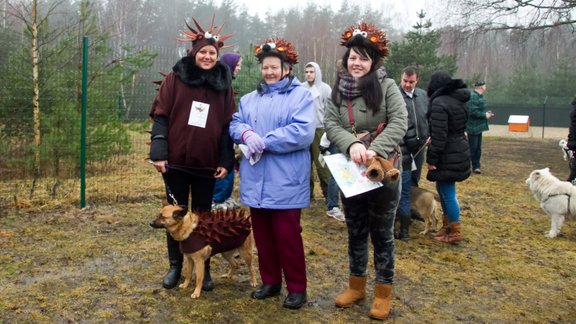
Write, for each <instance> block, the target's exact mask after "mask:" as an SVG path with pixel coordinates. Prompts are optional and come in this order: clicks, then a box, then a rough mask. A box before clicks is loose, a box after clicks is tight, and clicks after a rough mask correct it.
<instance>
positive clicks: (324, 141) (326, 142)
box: [320, 132, 330, 148]
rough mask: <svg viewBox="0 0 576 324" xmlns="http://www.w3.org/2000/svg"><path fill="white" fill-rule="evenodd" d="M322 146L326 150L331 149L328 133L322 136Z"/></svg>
mask: <svg viewBox="0 0 576 324" xmlns="http://www.w3.org/2000/svg"><path fill="white" fill-rule="evenodd" d="M320 146H321V147H325V148H329V147H330V141H329V140H328V136H327V135H326V132H324V134H322V137H321V138H320Z"/></svg>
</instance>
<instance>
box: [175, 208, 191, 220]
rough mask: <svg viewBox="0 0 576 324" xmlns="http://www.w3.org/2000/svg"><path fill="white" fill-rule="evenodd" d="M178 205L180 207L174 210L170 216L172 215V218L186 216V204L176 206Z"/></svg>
mask: <svg viewBox="0 0 576 324" xmlns="http://www.w3.org/2000/svg"><path fill="white" fill-rule="evenodd" d="M178 207H180V209H178V210H175V211H174V213H173V214H172V216H174V218H182V217H184V216H186V214H187V213H188V208H187V207H186V206H178Z"/></svg>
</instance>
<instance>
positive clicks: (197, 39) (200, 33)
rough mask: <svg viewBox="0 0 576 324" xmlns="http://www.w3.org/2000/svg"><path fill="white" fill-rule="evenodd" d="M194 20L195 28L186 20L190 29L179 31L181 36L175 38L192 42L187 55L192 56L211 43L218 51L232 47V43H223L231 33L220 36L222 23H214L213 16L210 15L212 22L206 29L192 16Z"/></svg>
mask: <svg viewBox="0 0 576 324" xmlns="http://www.w3.org/2000/svg"><path fill="white" fill-rule="evenodd" d="M192 20H193V21H194V25H196V29H197V30H196V29H194V28H192V27H191V26H190V25H189V24H188V22H186V27H188V29H189V30H190V31H183V32H181V35H182V37H177V38H176V39H177V40H179V41H181V42H188V43H189V42H191V43H192V50H191V51H190V53H189V54H188V55H190V56H194V55H196V52H198V50H199V49H200V48H202V47H204V46H206V45H212V46H214V47H215V48H216V50H217V51H220V50H221V49H224V48H229V47H232V45H227V46H225V45H224V41H226V40H228V39H230V38H231V37H232V34H230V35H224V36H222V35H221V34H220V33H221V32H222V27H224V24H222V25H220V27H219V28H218V26H216V25H214V16H212V23H210V28H208V30H206V31H205V30H204V29H203V28H202V26H200V24H199V23H198V21H197V20H196V18H194V17H192Z"/></svg>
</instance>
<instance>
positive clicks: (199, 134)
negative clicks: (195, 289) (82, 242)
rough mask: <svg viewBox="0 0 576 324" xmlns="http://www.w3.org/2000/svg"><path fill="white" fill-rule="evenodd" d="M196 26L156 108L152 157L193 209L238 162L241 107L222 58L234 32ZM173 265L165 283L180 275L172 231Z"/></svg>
mask: <svg viewBox="0 0 576 324" xmlns="http://www.w3.org/2000/svg"><path fill="white" fill-rule="evenodd" d="M194 23H195V24H196V28H197V29H198V31H196V30H194V29H193V28H191V27H190V26H188V28H189V29H190V31H191V32H184V33H183V34H184V35H185V37H186V38H183V39H180V40H181V41H187V42H192V49H191V50H189V51H188V55H187V56H186V57H183V58H182V59H181V60H179V61H178V62H177V63H176V64H175V65H174V67H173V68H172V71H171V72H170V73H168V75H166V77H165V78H164V80H163V81H162V84H161V85H160V89H159V91H158V94H157V95H156V98H155V99H154V103H153V104H152V109H151V111H150V116H151V117H152V118H153V120H154V124H153V126H152V136H151V145H150V159H151V160H152V161H153V164H154V167H155V168H156V170H158V172H161V173H162V177H163V179H164V183H165V186H166V195H167V198H168V201H169V202H170V203H173V204H178V205H184V206H186V207H187V208H188V207H189V206H188V204H189V202H188V198H189V197H190V196H191V197H192V202H191V208H190V209H191V210H195V211H199V212H202V211H209V210H210V209H211V206H212V193H213V192H214V183H215V181H216V179H222V178H224V177H225V176H226V175H227V174H228V172H229V170H231V169H232V167H233V165H234V151H233V146H232V145H233V143H232V141H231V139H230V137H229V135H228V128H229V125H230V121H231V120H232V114H233V113H234V111H235V109H236V108H235V104H234V94H233V92H232V87H231V84H232V82H231V81H232V79H231V76H230V73H229V72H228V69H227V68H226V67H225V66H224V65H223V64H222V63H220V62H218V54H219V50H220V49H222V48H223V47H224V43H223V42H224V40H226V39H228V38H229V37H230V36H220V35H218V34H219V32H220V31H219V30H218V31H215V30H213V27H214V22H213V21H212V25H211V26H210V29H209V30H207V31H204V30H203V29H202V28H201V27H200V25H199V24H198V22H196V20H195V19H194ZM166 238H167V246H168V259H169V262H170V270H169V271H168V273H167V274H166V276H165V277H164V282H163V287H164V288H166V289H171V288H174V287H175V286H176V284H177V283H178V281H179V280H180V274H181V270H182V260H183V258H182V254H181V253H180V249H179V242H177V241H175V240H174V239H173V238H172V236H170V234H168V233H167V235H166ZM205 270H206V271H205V275H204V282H203V284H202V289H203V290H212V289H213V287H214V284H213V283H212V279H211V277H210V259H208V260H207V261H206V263H205Z"/></svg>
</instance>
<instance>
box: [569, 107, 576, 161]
mask: <svg viewBox="0 0 576 324" xmlns="http://www.w3.org/2000/svg"><path fill="white" fill-rule="evenodd" d="M568 148H569V149H570V150H572V151H576V97H574V99H572V111H571V112H570V128H569V131H568Z"/></svg>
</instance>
